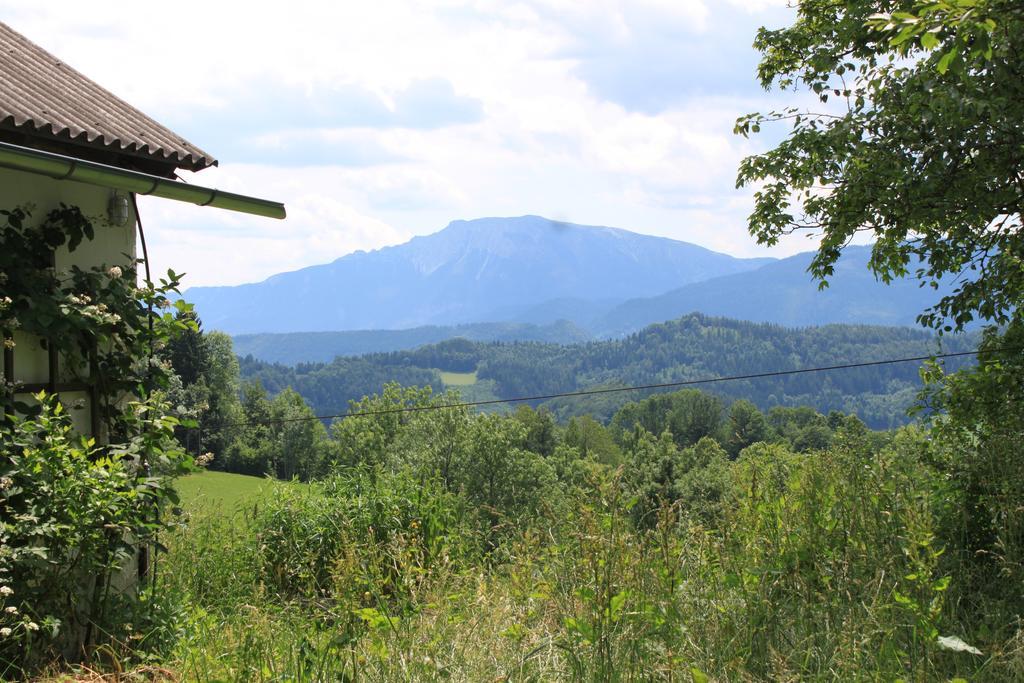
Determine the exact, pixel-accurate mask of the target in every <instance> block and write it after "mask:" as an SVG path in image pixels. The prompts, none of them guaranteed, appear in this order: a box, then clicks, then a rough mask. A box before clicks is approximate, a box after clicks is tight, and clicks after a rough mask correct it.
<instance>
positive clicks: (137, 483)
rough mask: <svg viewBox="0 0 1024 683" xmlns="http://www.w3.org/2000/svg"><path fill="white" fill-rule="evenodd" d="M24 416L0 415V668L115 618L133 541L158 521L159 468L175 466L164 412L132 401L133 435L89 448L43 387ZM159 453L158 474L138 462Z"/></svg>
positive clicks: (163, 485)
mask: <svg viewBox="0 0 1024 683" xmlns="http://www.w3.org/2000/svg"><path fill="white" fill-rule="evenodd" d="M38 398H39V401H40V412H39V414H38V416H37V417H35V418H33V419H27V418H19V417H16V416H12V418H11V421H10V422H9V423H8V424H7V425H6V426H3V427H0V447H2V451H3V456H2V457H0V512H2V516H0V605H2V607H3V612H2V613H0V675H4V676H7V675H11V674H15V673H17V672H22V671H27V670H31V669H32V668H34V667H35V666H37V665H39V664H41V663H44V662H46V661H48V660H51V659H53V658H57V657H61V656H63V657H73V656H76V655H77V654H79V653H80V652H81V651H82V650H83V649H87V648H90V647H92V646H93V645H95V644H96V643H98V642H101V641H102V640H103V637H104V636H103V635H102V634H106V633H111V632H113V631H117V630H119V628H118V624H120V622H121V621H123V619H122V617H123V616H124V614H123V613H122V612H121V611H120V610H119V609H116V608H115V607H114V605H115V603H117V602H121V603H122V604H124V601H122V600H120V598H127V602H128V603H130V602H131V598H132V597H133V591H134V587H133V585H132V581H131V580H130V579H129V578H128V576H130V575H129V574H128V573H127V572H128V571H129V570H134V561H135V558H136V556H137V553H138V548H139V547H140V546H143V545H146V544H149V543H152V542H154V541H155V538H156V534H157V532H159V531H160V529H161V528H163V523H162V522H161V516H160V507H161V506H162V505H163V504H164V503H165V502H167V501H169V500H172V499H173V492H172V490H171V488H170V475H173V474H176V473H178V472H179V471H180V469H181V468H182V467H183V466H184V464H183V463H184V461H183V460H182V458H181V457H180V456H181V454H180V453H179V452H177V451H175V450H173V449H170V450H168V449H167V446H168V444H169V443H171V439H172V430H173V426H174V424H175V421H174V420H173V419H171V418H164V419H159V420H154V419H153V418H152V417H151V416H150V415H151V410H152V409H153V408H154V406H153V405H152V404H142V403H136V404H134V413H135V415H136V416H137V421H138V423H139V424H138V425H137V426H138V427H141V429H140V430H139V432H140V433H141V436H139V437H137V438H135V439H133V440H131V441H129V442H128V443H124V444H119V445H117V446H114V447H108V448H106V449H104V451H100V450H99V449H98V448H97V447H96V445H95V443H94V441H93V440H91V439H85V438H83V437H79V436H76V435H75V434H74V432H73V429H72V425H71V419H70V417H69V416H68V414H67V413H66V412H65V411H64V408H63V406H62V405H61V404H60V403H59V402H58V401H57V400H56V399H55V398H53V397H51V396H45V395H40V396H39V397H38ZM156 452H159V453H161V456H160V459H159V462H154V463H153V464H154V465H156V466H158V468H159V471H160V474H159V475H157V476H145V475H144V474H143V473H142V471H141V467H140V464H141V463H142V462H144V461H149V462H152V461H153V458H152V456H153V454H154V453H156Z"/></svg>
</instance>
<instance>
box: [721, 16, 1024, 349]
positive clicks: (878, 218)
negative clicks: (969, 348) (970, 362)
mask: <svg viewBox="0 0 1024 683" xmlns="http://www.w3.org/2000/svg"><path fill="white" fill-rule="evenodd" d="M755 47H757V49H758V50H760V51H761V53H762V55H763V57H762V60H761V63H760V66H759V68H758V77H759V79H760V82H761V84H762V85H763V86H764V87H765V88H769V87H771V86H772V85H773V84H777V85H778V86H779V87H781V88H783V89H785V88H793V89H796V88H797V87H799V86H801V85H803V86H806V87H808V88H809V89H810V90H811V91H812V92H813V93H815V94H816V96H817V98H818V99H819V100H820V102H821V104H822V109H823V111H820V112H807V111H801V110H799V109H797V108H789V109H786V110H784V111H776V112H771V113H769V114H760V113H755V114H750V115H748V116H744V117H742V118H740V119H739V120H738V121H737V124H736V131H737V132H738V133H740V134H742V135H748V134H750V133H756V132H758V131H759V130H760V129H761V126H762V124H764V123H766V122H772V121H788V122H790V123H791V125H792V130H791V131H790V133H789V136H788V137H787V138H786V139H785V140H784V141H783V142H781V143H780V144H779V145H778V146H777V147H775V148H774V149H772V150H770V151H768V152H766V153H764V154H759V155H755V156H751V157H749V158H747V159H745V160H744V161H743V162H742V164H741V166H740V169H739V175H738V180H737V185H738V186H744V185H756V186H757V187H758V190H757V192H756V193H755V205H754V211H753V213H752V214H751V216H750V219H749V229H750V232H751V234H752V235H754V236H755V237H756V238H757V239H758V241H759V242H760V243H762V244H768V245H771V244H775V243H776V242H777V241H778V239H779V237H780V236H781V235H784V234H788V233H790V232H793V231H797V230H811V231H817V232H818V234H819V235H820V237H821V245H820V247H819V249H818V253H817V255H816V256H815V258H814V260H813V261H812V263H811V267H810V271H811V273H812V275H813V276H814V277H815V278H817V279H818V280H820V281H821V285H822V286H826V284H827V280H828V277H829V276H831V275H832V274H833V269H834V266H835V263H836V261H837V259H838V258H839V255H840V252H841V251H842V249H843V247H844V246H845V245H847V244H848V243H849V241H850V240H851V239H852V238H853V237H855V236H856V235H858V233H868V234H870V235H871V237H873V239H874V240H875V243H874V247H873V251H872V257H871V261H870V265H871V268H872V270H873V271H874V272H875V273H876V275H877V276H878V277H880V278H881V279H882V280H883V281H886V282H888V281H890V280H891V279H893V278H896V277H900V276H903V275H906V274H908V273H910V272H914V274H915V275H916V277H918V278H919V279H920V280H921V283H922V286H924V285H925V284H928V285H930V286H932V287H938V285H939V283H940V282H946V281H948V280H950V279H955V286H954V289H953V291H952V292H951V293H950V294H948V295H946V296H943V297H942V298H941V299H940V300H939V301H938V302H937V303H936V304H935V305H934V306H933V307H932V308H930V309H928V310H927V311H925V312H923V313H922V314H921V315H920V316H919V320H920V322H922V324H925V325H927V326H931V327H935V328H942V329H946V330H951V329H956V330H959V329H962V328H963V326H964V325H965V324H967V323H969V322H970V321H972V320H974V319H975V318H978V317H981V318H986V319H990V320H994V321H996V322H1000V323H1005V322H1007V321H1009V320H1010V319H1013V318H1019V317H1020V316H1021V305H1020V304H1021V302H1022V301H1024V268H1022V263H1024V230H1022V219H1021V212H1022V206H1024V143H1022V140H1024V5H1022V4H1021V3H1020V1H1019V0H848V1H847V2H835V1H834V0H806V1H805V2H801V3H800V5H799V9H798V18H797V21H796V23H795V24H793V25H792V26H790V27H787V28H783V29H780V30H767V29H763V28H762V29H761V30H760V31H759V32H758V36H757V39H756V41H755ZM829 98H832V99H831V100H830V99H829Z"/></svg>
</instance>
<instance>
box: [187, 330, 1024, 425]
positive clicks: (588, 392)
mask: <svg viewBox="0 0 1024 683" xmlns="http://www.w3.org/2000/svg"><path fill="white" fill-rule="evenodd" d="M1020 350H1022V349H1018V348H1005V349H986V350H985V351H982V350H980V349H978V350H975V351H959V352H956V353H941V354H933V355H927V356H914V357H911V358H890V359H886V360H874V361H865V362H861V363H843V364H841V365H826V366H821V367H816V368H801V369H798V370H776V371H772V372H757V373H751V374H748V375H728V376H724V377H707V378H703V379H689V380H680V381H678V382H662V383H658V384H640V385H635V386H627V387H607V388H602V389H582V390H580V391H567V392H562V393H556V394H540V395H536V396H519V397H515V398H493V399H487V400H484V401H465V402H460V403H448V404H432V405H427V406H402V407H399V408H387V409H384V410H366V411H362V412H358V413H341V414H338V415H309V416H305V417H290V418H281V419H276V420H253V421H251V422H234V423H229V424H226V425H222V426H221V429H225V428H228V427H253V426H256V425H270V424H284V423H289V422H311V421H313V420H335V419H342V420H343V419H346V418H350V417H372V416H375V415H392V414H395V413H418V412H424V411H428V410H445V409H450V408H474V407H479V406H488V405H497V404H502V403H526V402H529V401H547V400H550V399H553V398H572V397H575V396H595V395H599V394H613V393H618V392H623V391H644V390H648V389H671V388H676V387H687V386H694V385H698V384H714V383H718V382H734V381H739V380H745V379H763V378H766V377H783V376H786V375H800V374H806V373H810V372H830V371H833V370H848V369H852V368H866V367H873V366H878V365H893V364H895V363H912V362H915V361H924V360H937V359H940V358H959V357H963V356H977V355H978V354H980V353H997V352H1008V351H1020ZM200 429H202V427H201V426H200Z"/></svg>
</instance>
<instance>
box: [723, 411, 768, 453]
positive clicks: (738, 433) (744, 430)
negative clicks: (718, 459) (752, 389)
mask: <svg viewBox="0 0 1024 683" xmlns="http://www.w3.org/2000/svg"><path fill="white" fill-rule="evenodd" d="M725 430H726V434H725V448H726V450H727V451H728V452H729V455H730V456H732V457H733V458H736V457H737V456H738V455H739V454H740V451H742V450H743V449H744V448H746V447H747V446H749V445H750V444H752V443H757V442H758V441H764V440H765V438H766V437H767V436H768V423H767V422H766V421H765V419H764V415H763V414H762V413H761V411H760V410H758V409H757V406H755V405H754V404H753V403H751V402H750V401H748V400H746V399H740V400H738V401H736V402H734V403H733V404H732V406H731V407H730V408H729V419H728V420H726V423H725Z"/></svg>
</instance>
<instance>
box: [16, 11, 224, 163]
mask: <svg viewBox="0 0 1024 683" xmlns="http://www.w3.org/2000/svg"><path fill="white" fill-rule="evenodd" d="M0 83H2V86H0V133H3V134H4V135H3V137H2V138H0V139H5V140H7V141H9V142H17V143H18V144H22V145H26V146H33V147H35V146H39V147H47V148H49V149H51V151H61V152H62V153H65V154H69V155H71V156H78V157H82V158H91V159H94V160H97V161H104V162H106V163H111V164H113V165H116V166H123V167H130V168H138V169H140V170H146V171H147V172H150V173H158V174H160V175H171V174H173V171H174V169H175V168H180V169H185V170H189V171H199V170H202V169H204V168H207V167H209V166H215V165H216V164H217V160H216V159H214V158H213V157H212V156H210V155H209V154H207V153H206V152H204V151H203V150H201V149H199V148H198V147H196V146H195V145H193V144H191V143H190V142H189V141H188V140H185V139H184V138H182V137H181V136H180V135H178V134H176V133H174V132H173V131H171V130H170V129H168V128H166V127H164V126H162V125H160V124H159V123H157V122H156V121H154V120H153V119H151V118H150V117H148V116H146V115H145V114H143V113H142V112H141V111H139V110H138V109H136V108H135V107H133V106H131V105H130V104H128V103H127V102H125V101H124V100H122V99H121V98H119V97H117V96H116V95H114V94H113V93H111V92H110V91H109V90H107V89H105V88H103V87H101V86H100V85H98V84H97V83H95V82H94V81H92V80H90V79H89V78H86V77H85V76H84V75H82V74H81V73H79V72H78V71H75V70H74V69H72V68H71V67H70V66H68V65H67V64H65V63H63V62H62V61H60V60H59V59H57V58H56V57H54V56H53V55H51V54H50V53H49V52H47V51H46V50H44V49H42V48H41V47H39V46H38V45H36V44H35V43H33V42H31V41H30V40H28V39H27V38H25V37H24V36H22V35H21V34H19V33H18V32H16V31H14V30H13V29H11V28H10V27H9V26H7V25H6V24H4V23H3V22H0ZM12 133H14V134H20V135H19V136H18V137H17V138H12V136H11V134H12ZM40 143H50V144H49V145H46V144H42V145H41V144H40ZM54 147H57V148H59V150H57V149H54Z"/></svg>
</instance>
